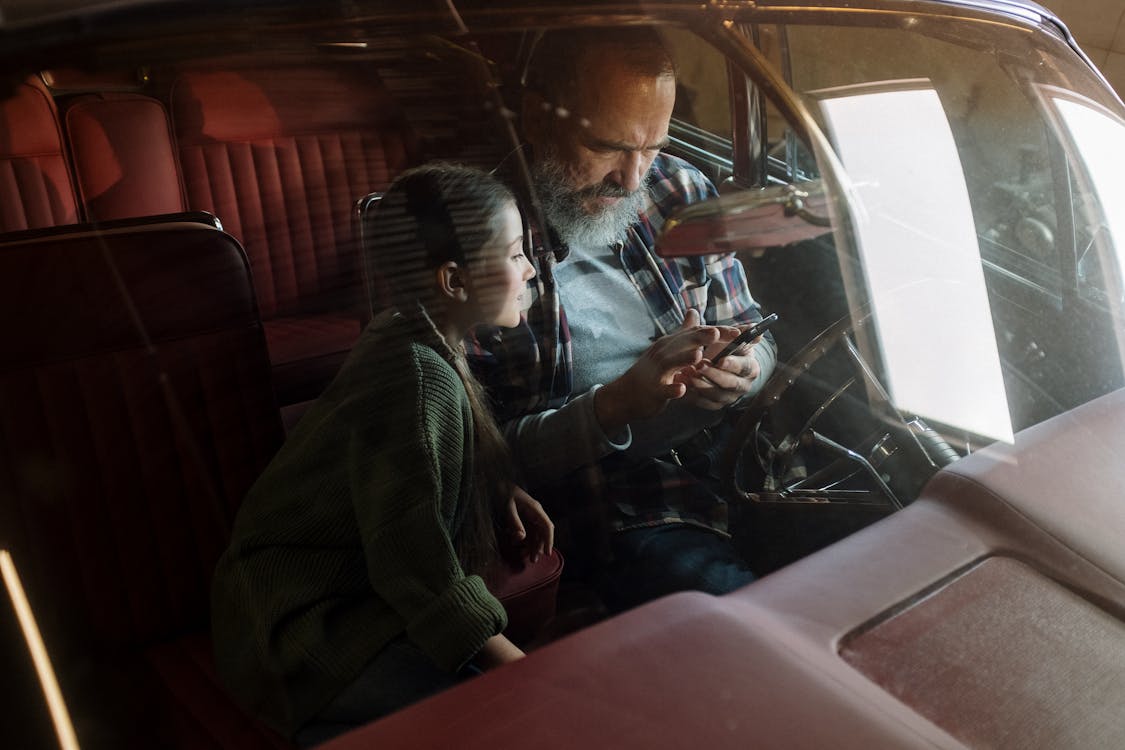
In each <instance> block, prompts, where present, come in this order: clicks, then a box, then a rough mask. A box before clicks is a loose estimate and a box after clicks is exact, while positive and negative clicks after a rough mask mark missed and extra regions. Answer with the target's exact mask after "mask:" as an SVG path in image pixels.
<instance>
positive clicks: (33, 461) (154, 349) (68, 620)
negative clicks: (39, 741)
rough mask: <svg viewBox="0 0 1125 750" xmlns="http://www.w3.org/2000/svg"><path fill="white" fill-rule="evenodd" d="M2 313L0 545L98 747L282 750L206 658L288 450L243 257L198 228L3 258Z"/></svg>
mask: <svg viewBox="0 0 1125 750" xmlns="http://www.w3.org/2000/svg"><path fill="white" fill-rule="evenodd" d="M0 316H2V317H3V319H4V320H9V321H19V325H12V326H8V327H7V328H6V331H7V333H6V338H5V345H4V347H2V348H0V404H2V407H0V529H2V530H3V535H4V537H5V539H4V541H5V542H6V544H7V545H8V546H9V547H10V549H11V552H12V555H13V558H14V560H15V562H16V564H17V566H18V567H19V570H20V572H21V575H22V576H23V580H24V585H25V587H26V589H27V590H28V594H29V596H30V599H31V602H32V605H33V607H34V608H35V611H36V613H37V614H38V616H39V619H40V625H41V627H42V629H43V632H44V637H45V639H46V643H47V646H48V649H49V652H50V653H51V654H52V656H53V657H54V658H55V661H56V667H57V668H58V670H59V672H60V682H61V687H62V690H63V694H64V696H65V697H66V698H67V699H68V701H69V702H70V705H71V708H72V711H73V713H74V718H75V724H76V728H77V731H78V739H79V741H80V743H81V744H82V747H84V748H87V747H102V746H105V747H145V748H151V747H168V748H172V747H185V748H227V747H229V748H236V747H237V748H277V747H284V746H285V743H284V742H282V740H281V738H279V737H278V736H277V735H276V734H274V733H272V732H270V731H268V730H266V729H265V728H263V727H261V726H260V725H258V724H257V723H256V722H255V721H254V720H252V719H251V718H250V717H249V716H247V715H246V714H244V713H243V712H242V711H241V710H239V709H238V708H237V707H236V706H235V705H234V704H233V702H231V700H230V699H229V698H228V697H227V696H226V694H225V692H224V691H223V690H222V689H221V687H220V686H219V685H218V683H217V682H216V681H215V680H214V679H213V678H211V677H209V675H213V668H212V667H211V665H210V658H211V657H210V649H209V648H208V647H207V646H206V642H207V635H206V634H207V631H208V627H209V622H208V616H207V612H208V601H209V590H210V578H211V572H212V568H213V564H214V562H215V560H216V559H217V557H218V555H219V554H220V553H221V551H222V550H223V549H224V548H225V546H226V544H227V540H228V534H229V527H230V523H231V521H232V519H233V516H234V513H235V509H236V508H237V506H238V504H239V502H240V501H241V499H242V497H243V495H244V494H245V492H246V490H247V489H248V488H249V486H250V484H251V483H252V482H253V481H254V480H255V478H256V477H257V476H258V474H259V473H260V472H261V470H262V468H263V467H264V466H265V464H266V463H267V462H268V461H269V459H270V458H271V457H272V455H273V454H274V452H275V451H276V449H277V448H278V446H279V445H280V443H281V440H282V430H281V424H280V418H279V415H278V411H277V408H276V405H275V403H274V399H273V394H272V390H271V388H270V368H269V361H268V357H267V355H266V349H265V339H264V336H263V333H262V328H261V325H260V322H259V319H258V314H257V308H256V305H255V299H254V295H253V291H252V289H251V286H250V280H249V274H248V268H247V262H246V258H245V255H244V253H243V252H242V249H241V248H240V247H239V245H238V243H237V242H236V241H235V240H234V239H233V238H231V237H230V236H229V235H226V234H224V233H223V232H221V231H219V230H216V229H214V228H209V227H205V226H203V225H201V224H194V223H169V224H152V225H144V226H140V227H128V228H121V229H114V230H109V231H105V232H102V233H97V234H95V233H92V232H83V231H77V232H76V231H68V232H57V233H46V234H45V235H44V236H39V237H37V238H32V239H25V240H22V241H18V242H8V243H4V244H0ZM8 647H10V644H8ZM29 699H30V697H29Z"/></svg>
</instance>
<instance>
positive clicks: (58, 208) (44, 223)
mask: <svg viewBox="0 0 1125 750" xmlns="http://www.w3.org/2000/svg"><path fill="white" fill-rule="evenodd" d="M78 220H79V216H78V202H77V200H76V198H75V193H74V186H73V184H72V183H71V181H70V172H69V170H68V169H67V161H66V154H65V151H64V150H63V139H62V131H61V128H60V127H59V121H58V112H57V110H56V109H55V102H54V100H53V99H52V98H51V95H50V93H48V92H47V89H46V87H45V86H44V85H43V82H42V81H41V80H40V79H39V77H38V76H34V77H32V78H29V79H28V80H27V81H26V82H24V83H20V84H18V85H17V86H16V89H15V91H14V92H13V93H12V95H11V96H8V97H7V98H4V99H0V232H13V231H18V230H21V229H39V228H41V227H53V226H58V225H61V224H73V223H75V222H76V221H78Z"/></svg>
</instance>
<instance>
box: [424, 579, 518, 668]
mask: <svg viewBox="0 0 1125 750" xmlns="http://www.w3.org/2000/svg"><path fill="white" fill-rule="evenodd" d="M507 626H508V615H507V613H506V612H505V611H504V607H503V605H501V604H500V602H499V601H498V600H497V599H496V597H494V596H493V595H492V594H490V593H489V592H488V589H487V588H486V587H485V585H484V581H483V580H482V579H481V577H480V576H475V575H474V576H466V577H465V578H462V579H461V580H459V581H456V582H454V583H453V584H452V585H451V586H450V587H449V588H448V589H446V590H445V591H444V592H442V594H441V595H440V596H438V597H437V598H436V599H434V600H433V601H432V602H431V603H430V604H429V605H427V606H426V607H425V608H424V609H422V610H421V611H420V612H418V614H417V615H415V616H414V617H413V618H411V620H410V622H408V623H407V625H406V634H407V637H409V638H410V640H411V641H413V642H414V643H415V644H417V645H418V647H419V648H421V649H422V651H423V652H425V653H426V654H427V655H428V656H429V657H430V658H431V659H433V660H434V663H435V664H437V665H438V666H439V667H441V668H442V669H444V670H445V671H447V672H450V673H453V672H456V671H458V670H459V669H461V667H463V666H464V665H465V664H466V663H467V662H468V661H469V660H470V659H472V658H473V657H474V656H476V654H477V652H478V651H480V650H481V648H482V647H483V646H484V642H485V641H487V640H488V639H489V638H491V637H492V636H494V635H496V634H497V633H500V632H501V631H503V630H504V628H505V627H507Z"/></svg>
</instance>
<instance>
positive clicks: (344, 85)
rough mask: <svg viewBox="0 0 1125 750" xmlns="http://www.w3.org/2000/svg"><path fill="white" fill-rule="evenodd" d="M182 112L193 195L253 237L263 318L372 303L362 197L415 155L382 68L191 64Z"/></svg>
mask: <svg viewBox="0 0 1125 750" xmlns="http://www.w3.org/2000/svg"><path fill="white" fill-rule="evenodd" d="M172 117H173V122H174V126H175V129H176V136H177V139H178V142H179V147H180V158H181V163H182V167H183V172H184V179H185V184H186V189H187V197H188V204H189V206H190V207H191V208H192V209H202V210H205V211H210V212H212V213H214V214H215V215H217V216H218V217H219V218H220V220H222V222H223V225H224V227H225V228H227V230H228V231H230V232H231V233H232V234H233V235H235V236H236V237H238V238H239V239H240V240H241V241H242V243H243V245H244V247H245V248H246V251H247V254H248V255H249V257H250V264H251V267H252V268H253V271H254V286H255V289H256V291H257V294H258V300H259V305H260V308H261V311H262V317H263V319H270V318H273V317H276V316H284V315H295V314H301V313H308V312H318V311H326V310H341V309H355V308H357V307H362V304H361V300H362V284H361V282H360V274H359V265H358V260H357V257H356V252H357V248H356V243H355V238H354V237H353V229H352V217H351V211H352V205H353V202H354V201H355V199H356V198H358V197H359V196H361V195H364V194H366V193H367V192H370V191H373V190H382V189H385V188H386V186H387V185H388V184H389V182H390V180H391V179H392V178H393V177H394V175H395V174H396V173H397V172H398V171H400V170H401V169H402V168H404V167H405V166H406V161H407V157H406V151H405V146H404V141H403V137H402V133H401V126H400V124H399V123H398V122H397V120H396V115H395V110H394V108H393V107H392V105H391V103H390V101H389V99H388V96H387V94H386V92H385V91H384V90H383V89H382V86H381V84H380V83H379V81H378V79H377V78H376V77H375V75H374V73H373V72H371V71H358V70H351V69H346V68H342V67H340V68H336V67H325V68H279V69H268V70H267V69H245V70H236V71H217V72H216V71H211V72H207V71H197V72H189V73H185V74H183V75H182V76H181V77H180V78H179V80H178V81H177V83H176V84H175V86H174V87H173V91H172Z"/></svg>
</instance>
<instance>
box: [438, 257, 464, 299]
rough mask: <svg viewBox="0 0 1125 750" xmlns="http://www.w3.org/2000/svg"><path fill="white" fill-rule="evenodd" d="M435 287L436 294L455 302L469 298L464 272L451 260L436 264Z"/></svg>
mask: <svg viewBox="0 0 1125 750" xmlns="http://www.w3.org/2000/svg"><path fill="white" fill-rule="evenodd" d="M437 287H438V294H440V295H441V296H443V297H445V298H446V299H450V300H455V301H457V302H464V301H465V300H467V299H469V291H468V289H466V288H465V272H464V271H463V270H462V269H461V267H460V266H458V265H457V264H456V263H454V262H453V261H451V260H449V261H446V262H445V263H442V264H441V265H440V266H438V269H437Z"/></svg>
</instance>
